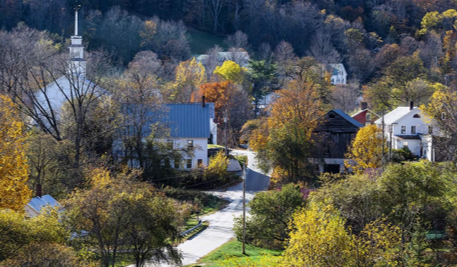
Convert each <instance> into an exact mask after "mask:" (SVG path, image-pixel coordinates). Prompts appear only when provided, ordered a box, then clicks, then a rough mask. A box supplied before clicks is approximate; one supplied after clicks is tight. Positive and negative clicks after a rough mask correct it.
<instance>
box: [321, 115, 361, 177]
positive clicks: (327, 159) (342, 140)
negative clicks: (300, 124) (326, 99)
mask: <svg viewBox="0 0 457 267" xmlns="http://www.w3.org/2000/svg"><path fill="white" fill-rule="evenodd" d="M362 127H363V125H362V124H361V123H360V122H358V121H356V120H355V119H354V118H351V117H350V116H349V115H348V114H346V113H344V112H343V111H342V110H339V109H333V110H330V111H329V112H327V114H325V115H324V117H323V119H322V123H321V124H320V125H319V126H318V127H317V128H316V130H315V131H314V133H315V138H316V142H317V144H318V148H317V153H316V158H314V159H313V160H314V163H315V164H316V165H317V166H318V167H319V171H320V172H331V173H339V172H342V171H343V170H344V160H345V157H344V156H345V154H346V152H347V149H348V146H349V145H350V144H351V142H352V140H353V139H354V138H355V136H356V134H357V132H358V131H359V129H360V128H362Z"/></svg>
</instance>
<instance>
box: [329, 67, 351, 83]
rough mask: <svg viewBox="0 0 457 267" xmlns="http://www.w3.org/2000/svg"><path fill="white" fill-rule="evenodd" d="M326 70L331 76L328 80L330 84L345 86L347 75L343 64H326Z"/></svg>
mask: <svg viewBox="0 0 457 267" xmlns="http://www.w3.org/2000/svg"><path fill="white" fill-rule="evenodd" d="M327 69H328V71H329V72H330V73H331V74H332V76H331V80H330V82H331V84H333V85H337V84H347V77H348V73H347V72H346V68H345V67H344V65H343V63H338V64H328V66H327Z"/></svg>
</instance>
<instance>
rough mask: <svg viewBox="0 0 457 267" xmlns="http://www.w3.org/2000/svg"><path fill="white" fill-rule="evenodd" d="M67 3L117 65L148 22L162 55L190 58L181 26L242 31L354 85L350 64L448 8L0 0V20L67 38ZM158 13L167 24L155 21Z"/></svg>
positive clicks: (398, 2)
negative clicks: (347, 75) (345, 73)
mask: <svg viewBox="0 0 457 267" xmlns="http://www.w3.org/2000/svg"><path fill="white" fill-rule="evenodd" d="M75 4H78V5H82V9H81V13H82V17H83V18H84V20H83V22H82V28H83V31H84V35H85V37H86V38H87V39H85V40H86V41H88V43H89V46H90V47H91V48H98V47H104V48H106V49H108V50H111V51H116V53H118V56H119V58H121V59H122V60H123V62H124V63H125V64H126V63H128V62H129V61H130V60H131V59H132V58H133V56H134V55H135V54H136V52H138V51H140V50H147V49H149V48H146V47H145V46H144V45H145V44H144V41H143V40H141V36H144V35H145V34H148V35H149V36H150V33H151V31H149V32H148V31H143V28H144V27H145V26H147V25H143V22H144V21H148V20H152V21H154V22H155V24H157V26H156V31H157V34H158V35H157V36H155V37H154V38H153V39H155V40H158V42H159V43H161V45H162V46H164V45H165V47H162V49H165V48H168V49H169V50H171V51H167V52H164V53H165V54H166V56H167V57H168V58H169V57H170V56H173V57H176V58H178V59H183V58H186V57H188V56H190V51H189V47H188V46H186V41H185V40H187V38H186V37H185V35H186V30H185V27H184V25H186V26H189V27H193V28H195V29H197V30H203V31H207V32H210V33H213V34H220V35H227V34H233V33H235V32H236V31H243V32H244V33H246V34H247V35H248V36H249V43H250V46H249V47H243V48H244V49H248V50H250V52H257V56H261V55H262V54H264V52H265V50H272V49H274V47H276V46H277V45H278V44H279V43H280V42H281V41H286V42H288V43H290V44H291V45H292V46H293V48H294V50H295V52H296V53H297V55H298V56H305V55H306V56H314V57H316V58H317V59H318V60H319V61H323V63H327V62H340V61H343V62H344V63H346V64H348V65H349V70H350V72H351V74H352V75H353V76H354V78H356V79H359V80H360V81H362V82H367V81H369V80H370V79H371V78H373V73H369V72H368V73H365V72H363V69H364V68H365V67H366V66H368V65H369V64H365V65H364V66H358V65H357V64H356V63H355V62H357V61H360V60H362V59H365V58H367V59H365V60H362V61H363V62H364V63H368V62H367V60H368V59H372V58H374V56H375V54H377V52H378V51H379V50H380V49H381V47H382V46H383V45H388V44H393V43H402V42H404V40H405V38H406V37H407V36H411V37H413V38H414V39H415V40H417V41H425V40H426V36H424V35H420V30H421V28H422V27H423V25H424V22H423V18H424V16H425V15H426V14H427V13H428V12H432V11H437V12H440V13H441V12H444V11H446V10H449V9H454V8H456V4H455V3H454V2H453V1H450V0H434V1H424V0H395V1H385V0H377V1H374V0H370V1H368V0H366V1H362V0H354V1H349V0H347V1H334V0H326V1H290V0H288V1H285V0H281V1H280V0H276V1H264V0H160V1H159V0H144V1H133V0H130V1H129V0H123V1H121V0H112V1H75V0H56V1H43V0H32V1H27V2H23V1H4V2H2V3H0V14H2V17H1V18H0V25H1V26H2V27H3V28H5V29H12V28H13V27H15V26H16V25H17V24H18V23H19V22H21V21H23V22H25V23H26V24H27V25H28V26H29V27H33V28H36V29H39V30H48V31H50V32H53V33H56V34H58V35H60V36H64V37H68V36H69V35H71V34H72V25H73V7H74V6H75ZM153 17H157V18H155V19H151V18H153ZM159 18H160V19H161V20H163V21H167V22H163V25H161V23H158V22H159ZM171 21H174V22H171ZM178 21H182V22H178ZM150 30H151V29H150ZM160 33H165V34H166V35H167V36H168V35H172V36H174V38H170V37H168V40H170V39H172V40H175V41H172V42H169V41H162V40H163V37H160V35H161V34H160ZM354 43H355V44H357V45H356V46H354ZM358 43H360V45H358ZM146 46H147V45H146ZM158 46H160V44H159V45H158ZM165 50H166V49H165ZM154 52H155V53H157V54H161V52H160V51H154ZM361 72H362V73H361Z"/></svg>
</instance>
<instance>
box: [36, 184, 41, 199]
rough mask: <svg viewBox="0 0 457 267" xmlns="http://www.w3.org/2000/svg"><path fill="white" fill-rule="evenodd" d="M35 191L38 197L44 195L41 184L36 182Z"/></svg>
mask: <svg viewBox="0 0 457 267" xmlns="http://www.w3.org/2000/svg"><path fill="white" fill-rule="evenodd" d="M35 193H36V196H37V197H41V195H42V190H41V184H36V189H35Z"/></svg>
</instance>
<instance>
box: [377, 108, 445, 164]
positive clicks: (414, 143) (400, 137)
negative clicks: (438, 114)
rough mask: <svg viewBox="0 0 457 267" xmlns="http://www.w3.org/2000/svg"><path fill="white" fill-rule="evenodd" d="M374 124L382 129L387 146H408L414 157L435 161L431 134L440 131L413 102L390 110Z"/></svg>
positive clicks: (392, 147)
mask: <svg viewBox="0 0 457 267" xmlns="http://www.w3.org/2000/svg"><path fill="white" fill-rule="evenodd" d="M375 124H376V125H377V126H378V127H379V128H381V129H383V130H384V134H385V136H386V139H387V142H388V145H389V148H391V149H401V148H404V147H408V148H409V150H411V152H412V154H413V155H415V156H416V157H418V158H424V159H428V160H429V161H435V151H434V148H433V136H438V135H440V131H439V129H438V127H436V126H435V127H434V126H433V123H432V120H431V119H429V118H427V117H426V115H425V114H424V113H423V112H422V111H421V110H420V109H418V108H417V107H414V104H413V103H411V104H410V106H409V107H398V108H396V109H394V110H392V111H391V112H389V113H387V114H386V115H385V116H384V118H383V117H381V118H379V119H378V120H376V121H375Z"/></svg>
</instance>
